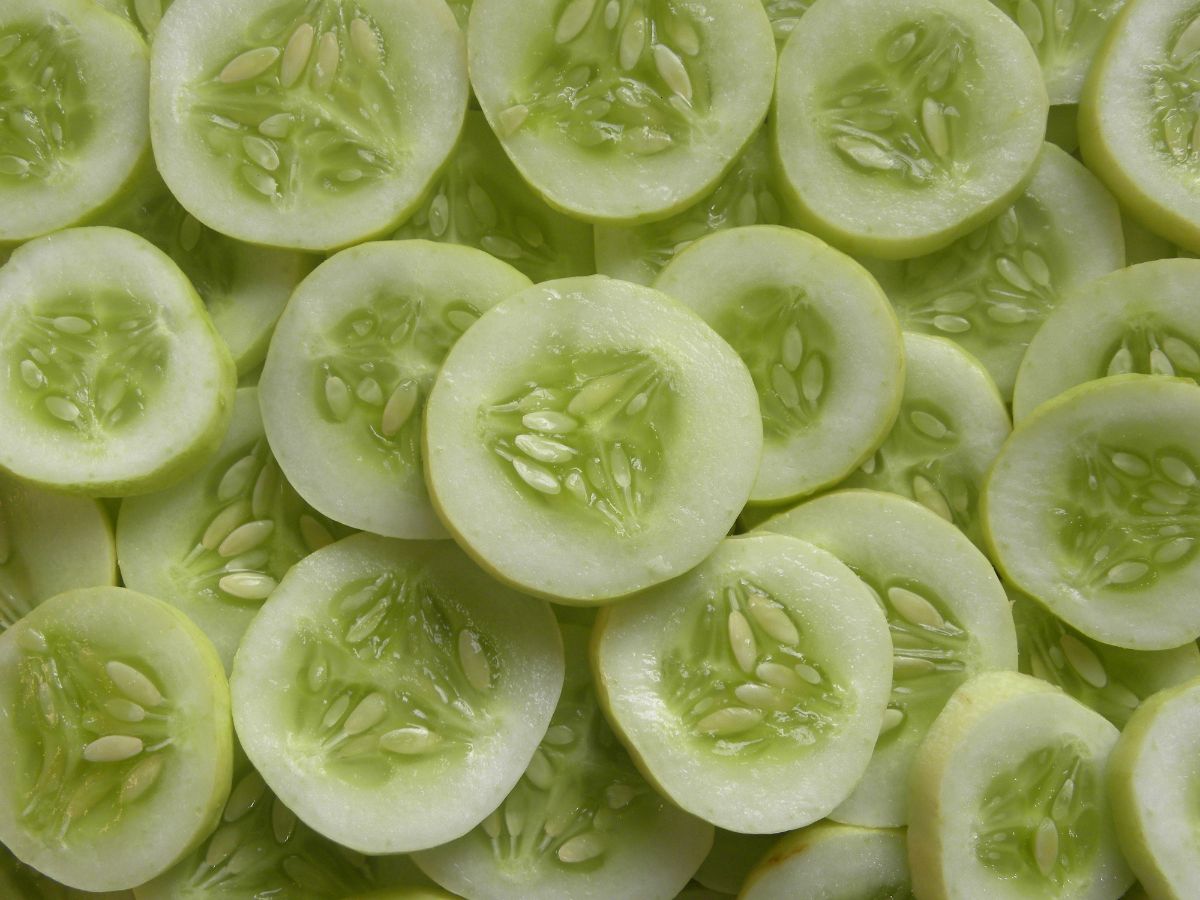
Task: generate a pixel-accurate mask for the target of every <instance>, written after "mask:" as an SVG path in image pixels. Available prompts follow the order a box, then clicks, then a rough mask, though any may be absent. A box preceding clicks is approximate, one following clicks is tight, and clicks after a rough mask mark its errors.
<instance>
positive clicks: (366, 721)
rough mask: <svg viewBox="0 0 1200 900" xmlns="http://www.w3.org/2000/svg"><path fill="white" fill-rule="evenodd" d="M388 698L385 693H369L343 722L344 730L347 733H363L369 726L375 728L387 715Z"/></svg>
mask: <svg viewBox="0 0 1200 900" xmlns="http://www.w3.org/2000/svg"><path fill="white" fill-rule="evenodd" d="M387 709H388V707H387V700H386V699H385V698H384V696H383V694H380V693H373V694H368V695H367V696H366V697H364V698H363V699H362V700H361V701H360V702H359V704H358V706H356V707H354V711H353V712H352V713H350V715H349V716H347V717H346V721H345V722H343V723H342V731H344V732H345V733H346V734H361V733H362V732H364V731H366V730H367V729H369V728H374V727H375V726H376V725H378V724H379V723H380V722H382V721H383V718H384V716H386V715H387Z"/></svg>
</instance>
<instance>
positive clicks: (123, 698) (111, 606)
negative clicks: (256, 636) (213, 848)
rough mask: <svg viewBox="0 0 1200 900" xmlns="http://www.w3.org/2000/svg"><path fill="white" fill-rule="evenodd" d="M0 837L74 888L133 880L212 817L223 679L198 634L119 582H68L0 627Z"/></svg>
mask: <svg viewBox="0 0 1200 900" xmlns="http://www.w3.org/2000/svg"><path fill="white" fill-rule="evenodd" d="M0 708H2V709H3V711H4V712H3V715H0V744H2V745H3V746H4V747H5V748H6V753H5V754H4V758H3V763H2V767H0V840H3V841H4V843H5V845H7V846H8V847H9V848H10V849H11V850H12V851H13V852H14V853H16V855H17V856H18V857H19V858H20V859H21V860H22V861H24V862H25V863H27V864H29V865H31V866H34V867H35V868H37V869H38V870H39V871H41V872H44V873H45V874H47V875H49V876H50V877H52V878H54V879H56V880H58V881H61V882H63V883H64V884H68V885H71V886H72V887H77V888H81V889H84V890H92V891H105V890H119V889H124V888H131V887H133V886H135V885H138V884H141V883H142V882H144V881H147V880H148V879H150V878H152V877H153V876H155V875H157V874H159V873H160V872H162V871H163V870H164V869H166V868H168V867H169V866H170V865H171V864H172V863H173V862H174V861H175V860H177V859H178V858H179V857H180V856H182V855H183V854H185V853H187V852H188V851H190V850H191V849H192V847H194V846H195V845H196V843H197V842H198V841H200V840H201V839H202V838H203V836H204V835H206V834H208V833H209V832H210V831H212V829H213V827H214V826H215V825H216V822H217V817H218V815H219V813H220V810H221V806H222V805H223V804H224V802H225V796H226V794H227V793H228V792H229V786H230V773H231V771H232V765H233V736H232V729H231V727H230V721H229V689H228V687H227V685H226V682H225V673H224V672H223V671H222V669H221V662H220V660H219V659H218V658H217V655H216V653H215V652H214V651H213V648H212V645H211V644H210V643H209V642H208V639H207V638H205V637H204V635H203V634H202V633H201V632H200V630H199V629H197V628H196V627H195V626H194V625H192V623H191V622H190V621H188V619H187V618H186V617H185V616H184V615H182V614H181V613H179V612H178V611H176V610H174V609H172V608H171V607H170V606H168V605H167V604H165V603H163V602H161V601H159V600H155V599H153V598H152V597H147V596H146V595H144V594H138V593H136V592H134V591H129V590H126V589H124V588H114V587H105V588H86V589H82V590H76V591H68V592H67V593H63V594H59V595H58V596H56V597H53V598H51V599H50V600H47V601H46V602H44V603H42V604H41V605H40V606H38V607H37V608H36V609H34V610H33V611H32V612H30V613H29V614H28V615H27V616H25V618H23V619H22V620H21V621H20V622H18V623H16V624H15V625H13V626H12V627H11V628H9V629H8V631H6V632H5V633H4V634H3V635H0Z"/></svg>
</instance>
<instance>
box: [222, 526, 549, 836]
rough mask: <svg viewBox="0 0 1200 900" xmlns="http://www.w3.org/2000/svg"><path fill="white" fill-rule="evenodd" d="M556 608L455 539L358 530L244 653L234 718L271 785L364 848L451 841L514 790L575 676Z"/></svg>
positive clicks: (257, 625) (283, 586) (276, 606)
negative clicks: (517, 588) (568, 672)
mask: <svg viewBox="0 0 1200 900" xmlns="http://www.w3.org/2000/svg"><path fill="white" fill-rule="evenodd" d="M562 666H563V659H562V642H561V639H560V637H559V634H558V629H557V627H556V624H555V621H554V616H553V614H552V613H551V612H550V610H549V609H548V608H547V606H546V605H545V604H544V603H542V602H540V601H536V600H532V599H530V598H528V597H523V596H521V595H519V594H517V593H515V592H513V591H511V590H508V589H506V588H504V587H502V586H501V585H499V584H496V583H495V582H493V581H492V580H491V579H490V578H488V577H487V576H486V575H485V574H484V573H483V572H481V571H480V570H479V569H477V568H476V567H475V566H473V565H471V563H470V561H469V560H468V559H467V558H466V557H465V556H464V555H463V554H462V552H461V551H459V550H458V549H457V548H456V547H455V546H454V545H453V544H450V543H449V542H433V543H429V542H425V543H422V542H415V541H408V542H400V541H392V540H388V539H386V538H382V537H378V536H375V535H365V534H364V535H356V536H354V537H350V538H346V539H345V540H343V541H340V542H338V543H336V544H332V545H330V546H329V547H326V548H324V549H322V550H319V551H317V552H316V553H314V554H312V555H311V556H309V557H307V558H306V559H304V560H303V561H301V562H300V563H298V564H297V565H296V566H294V567H293V568H292V569H291V571H290V572H288V574H287V575H286V576H285V577H284V579H283V581H282V582H280V585H279V587H278V588H277V589H276V590H275V591H274V593H272V595H271V597H270V599H269V600H268V601H267V602H266V603H265V604H264V605H263V608H262V610H261V611H260V612H259V614H258V615H257V616H256V617H255V618H254V620H253V621H252V622H251V624H250V627H249V629H247V631H246V634H245V637H244V638H243V639H242V643H241V645H240V647H239V648H238V653H237V657H236V658H235V660H234V666H233V677H232V680H231V686H232V690H233V702H234V721H235V723H236V725H237V731H238V737H239V739H240V740H241V742H242V746H243V747H244V748H245V750H246V755H247V756H248V757H249V758H250V760H251V762H252V763H253V764H254V766H255V767H256V768H257V769H258V771H259V772H260V773H261V774H262V776H263V778H264V779H265V781H266V783H267V784H268V785H269V786H270V788H271V790H272V791H273V792H274V794H275V795H276V796H277V797H278V798H279V799H280V800H281V801H282V802H283V803H284V804H286V805H287V807H288V808H289V809H291V810H292V811H293V812H295V813H296V815H297V816H298V817H299V818H300V819H301V820H302V821H304V822H305V823H306V824H307V825H308V826H309V827H311V828H312V829H313V830H314V831H317V832H318V833H320V834H322V835H324V836H325V837H328V838H330V839H331V840H334V841H337V842H338V843H340V844H344V845H345V846H348V847H351V848H353V849H356V850H359V851H361V852H363V853H374V854H379V853H405V852H409V851H411V850H417V849H424V848H428V847H433V846H437V845H438V844H443V843H445V842H447V841H449V840H452V839H454V838H456V837H459V836H461V835H463V834H465V833H466V832H467V831H469V830H470V829H471V828H472V827H474V826H475V825H476V824H478V823H479V822H480V821H481V820H482V819H483V818H484V817H485V816H486V815H487V814H488V813H489V812H490V811H491V810H493V809H495V808H496V806H497V805H499V803H500V802H501V801H502V800H503V799H504V796H505V795H506V794H507V793H508V792H509V791H510V790H511V789H512V788H513V786H514V785H515V784H516V782H517V780H518V779H519V778H520V777H521V774H522V773H523V772H524V771H525V769H526V767H527V766H528V765H529V763H530V759H531V757H532V756H533V755H534V752H535V750H536V749H537V745H538V742H539V741H540V740H541V738H542V736H543V735H544V734H545V733H546V728H547V727H548V725H549V723H550V717H551V714H552V713H553V711H554V705H555V702H556V701H557V700H558V695H559V692H560V690H561V688H562V677H563V676H562V671H563V670H562Z"/></svg>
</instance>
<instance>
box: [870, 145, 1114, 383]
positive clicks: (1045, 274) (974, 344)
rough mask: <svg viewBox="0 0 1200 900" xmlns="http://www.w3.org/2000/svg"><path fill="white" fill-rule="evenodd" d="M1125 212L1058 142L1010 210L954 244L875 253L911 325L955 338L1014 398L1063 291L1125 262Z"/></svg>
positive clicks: (874, 264) (879, 272) (873, 265)
mask: <svg viewBox="0 0 1200 900" xmlns="http://www.w3.org/2000/svg"><path fill="white" fill-rule="evenodd" d="M1124 252H1125V251H1124V242H1123V239H1122V233H1121V217H1120V212H1119V211H1118V209H1117V204H1116V203H1115V202H1114V201H1113V199H1112V197H1111V196H1110V195H1109V193H1108V191H1106V190H1105V189H1104V187H1103V186H1102V185H1101V184H1100V182H1099V181H1097V180H1096V178H1095V176H1093V175H1092V174H1091V173H1090V172H1088V170H1087V169H1085V168H1084V167H1083V166H1082V165H1080V164H1079V162H1078V161H1076V160H1075V159H1073V158H1072V157H1070V156H1068V155H1067V154H1066V153H1065V152H1063V151H1062V150H1060V149H1058V148H1057V147H1054V146H1051V145H1049V144H1047V145H1045V146H1044V147H1043V149H1042V155H1041V156H1040V157H1039V158H1038V165H1037V169H1036V170H1035V172H1034V176H1033V181H1031V182H1030V183H1029V186H1028V187H1026V188H1025V192H1024V193H1023V194H1022V195H1021V196H1020V197H1019V198H1018V199H1017V202H1016V203H1014V204H1013V205H1012V206H1010V207H1009V208H1008V209H1007V210H1005V211H1004V212H1003V213H1001V214H1000V216H999V217H998V218H997V219H995V220H994V221H992V222H989V223H988V224H987V225H984V226H983V227H981V228H979V229H977V230H975V231H973V232H971V233H970V234H968V235H967V236H966V237H963V238H960V239H959V240H957V241H955V242H954V243H953V244H951V245H950V246H949V247H947V248H946V249H945V250H941V251H939V252H937V253H933V254H930V255H928V256H922V257H919V258H917V259H911V260H906V261H904V262H898V263H897V262H893V263H889V262H882V261H873V260H872V261H867V262H866V265H867V267H868V268H869V269H870V270H871V271H872V273H873V274H874V275H875V277H876V278H878V279H879V283H880V284H881V285H883V289H884V290H885V291H886V292H887V295H888V297H889V298H890V299H891V301H892V303H893V304H894V305H895V307H896V314H897V315H898V316H899V317H900V324H901V327H903V328H904V329H905V330H906V331H917V332H923V333H925V334H933V335H937V336H938V337H945V338H949V339H950V340H952V341H954V342H955V343H957V344H959V345H960V346H961V347H962V348H963V349H964V350H966V351H967V352H968V353H971V354H973V355H974V356H975V357H976V358H977V359H978V360H979V361H980V362H981V363H983V365H984V366H985V367H986V368H987V370H988V373H989V374H990V375H991V376H992V378H993V379H995V381H996V387H997V388H999V390H1000V394H1001V395H1002V396H1003V397H1004V399H1005V400H1008V399H1010V398H1011V397H1012V392H1013V382H1014V381H1015V380H1016V377H1017V367H1018V366H1019V365H1020V364H1021V358H1022V357H1023V356H1024V355H1025V348H1026V347H1027V346H1028V345H1029V341H1030V340H1031V339H1032V338H1033V336H1034V335H1035V334H1036V333H1037V330H1038V328H1039V327H1040V326H1041V324H1042V322H1043V321H1044V320H1045V318H1046V316H1047V315H1048V314H1049V313H1050V312H1051V311H1053V310H1054V308H1055V307H1056V306H1057V305H1058V304H1059V302H1060V299H1061V298H1062V297H1063V296H1064V295H1066V294H1068V293H1069V292H1071V291H1072V290H1075V289H1077V288H1078V287H1080V286H1082V285H1084V284H1086V283H1087V282H1089V281H1091V280H1092V279H1094V278H1099V277H1100V276H1101V275H1106V274H1108V273H1109V272H1112V271H1113V270H1114V269H1119V268H1121V266H1123V265H1124V264H1125V256H1124Z"/></svg>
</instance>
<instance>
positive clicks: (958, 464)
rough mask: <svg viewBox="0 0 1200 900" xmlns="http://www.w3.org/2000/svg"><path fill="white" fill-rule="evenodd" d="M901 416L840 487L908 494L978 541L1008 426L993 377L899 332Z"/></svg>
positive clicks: (947, 349) (969, 360) (940, 343)
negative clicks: (989, 479) (983, 501)
mask: <svg viewBox="0 0 1200 900" xmlns="http://www.w3.org/2000/svg"><path fill="white" fill-rule="evenodd" d="M904 358H905V365H906V372H907V377H906V379H905V384H904V400H903V402H902V403H901V405H900V415H899V417H898V418H897V419H896V424H895V426H894V427H893V428H892V431H891V433H890V434H889V435H888V438H887V440H886V441H884V442H883V446H881V447H880V448H879V450H878V451H877V452H876V453H875V455H874V456H872V457H871V458H870V459H868V460H867V461H866V462H865V463H864V464H863V465H862V466H861V467H860V468H859V470H858V471H857V472H855V473H854V474H853V475H851V476H850V477H849V478H847V479H846V480H845V481H843V482H842V484H841V486H842V487H861V488H870V489H871V490H877V491H891V492H892V493H895V494H900V495H901V496H904V497H911V498H912V499H914V500H916V501H917V502H918V503H920V504H922V505H923V506H927V507H929V509H931V510H933V512H935V513H937V514H938V515H939V516H941V517H942V518H943V519H946V520H947V521H949V522H953V523H954V524H955V525H957V526H958V527H959V528H961V529H962V530H963V531H964V532H966V534H967V537H969V538H971V540H973V541H974V542H975V543H976V544H979V543H981V542H982V531H981V529H980V523H979V515H978V505H979V495H980V491H981V489H982V487H983V479H984V476H985V475H986V474H987V471H988V467H989V466H991V464H992V460H994V459H995V458H996V454H997V453H999V452H1000V447H1001V445H1002V444H1003V443H1004V439H1005V438H1007V437H1008V435H1009V432H1010V431H1011V426H1010V425H1009V422H1008V410H1006V409H1005V407H1004V401H1003V400H1002V399H1001V398H1000V394H999V392H998V391H997V390H996V385H995V383H994V382H993V381H992V379H991V377H990V376H989V375H988V373H987V372H986V371H985V370H984V368H983V366H981V365H980V364H979V363H978V362H977V361H976V360H975V359H974V358H973V357H972V356H970V355H969V354H968V353H966V352H965V351H963V350H961V349H960V348H959V347H958V346H957V345H956V344H954V343H952V342H950V341H948V340H944V339H942V338H936V337H927V336H925V335H921V334H906V335H904Z"/></svg>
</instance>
